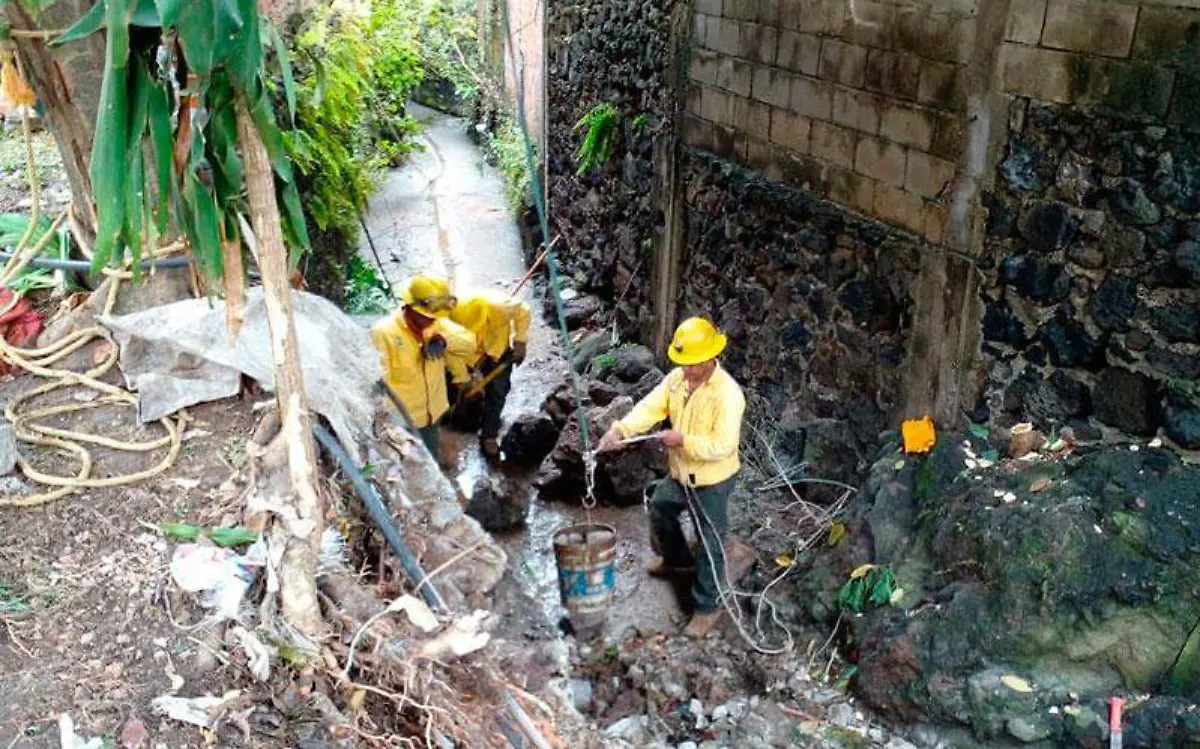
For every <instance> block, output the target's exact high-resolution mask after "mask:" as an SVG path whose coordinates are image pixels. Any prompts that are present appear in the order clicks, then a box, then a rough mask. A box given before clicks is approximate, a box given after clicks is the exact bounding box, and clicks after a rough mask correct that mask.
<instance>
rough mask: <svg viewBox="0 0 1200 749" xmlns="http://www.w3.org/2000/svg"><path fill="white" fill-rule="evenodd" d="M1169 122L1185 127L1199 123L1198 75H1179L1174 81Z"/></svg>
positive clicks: (1199, 86)
mask: <svg viewBox="0 0 1200 749" xmlns="http://www.w3.org/2000/svg"><path fill="white" fill-rule="evenodd" d="M1171 122H1173V123H1175V124H1176V125H1185V126H1186V125H1195V124H1196V123H1197V122H1200V73H1180V74H1179V77H1178V78H1177V79H1176V81H1175V92H1174V96H1173V97H1172V99H1171Z"/></svg>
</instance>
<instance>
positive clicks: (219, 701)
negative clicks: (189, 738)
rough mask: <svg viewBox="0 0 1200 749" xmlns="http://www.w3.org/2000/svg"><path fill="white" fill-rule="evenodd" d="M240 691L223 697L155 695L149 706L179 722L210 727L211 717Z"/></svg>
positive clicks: (159, 713)
mask: <svg viewBox="0 0 1200 749" xmlns="http://www.w3.org/2000/svg"><path fill="white" fill-rule="evenodd" d="M240 694H241V693H240V692H229V693H228V694H226V695H225V696H223V697H212V696H209V695H205V696H204V697H170V696H165V695H164V696H162V697H156V698H155V699H154V701H153V702H151V703H150V708H151V709H152V710H154V712H155V713H157V714H158V715H165V716H167V717H168V718H172V719H174V720H177V721H179V722H181V723H188V724H190V725H193V726H199V727H200V728H212V717H211V716H213V715H214V714H215V713H216V712H217V711H218V710H219V708H220V707H221V706H222V705H224V704H225V703H227V702H229V701H231V700H233V699H235V698H237V697H238V696H239V695H240Z"/></svg>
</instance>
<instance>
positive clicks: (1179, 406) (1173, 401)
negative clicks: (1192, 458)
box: [1163, 396, 1200, 450]
mask: <svg viewBox="0 0 1200 749" xmlns="http://www.w3.org/2000/svg"><path fill="white" fill-rule="evenodd" d="M1163 421H1164V422H1165V424H1164V426H1165V427H1166V430H1165V431H1166V433H1167V436H1168V437H1170V438H1171V440H1172V441H1173V442H1175V444H1177V445H1179V446H1181V447H1186V448H1187V449H1189V450H1200V405H1198V404H1197V403H1196V402H1195V401H1193V400H1190V399H1187V398H1184V397H1182V396H1172V397H1170V398H1168V399H1167V404H1166V407H1165V408H1164V409H1163Z"/></svg>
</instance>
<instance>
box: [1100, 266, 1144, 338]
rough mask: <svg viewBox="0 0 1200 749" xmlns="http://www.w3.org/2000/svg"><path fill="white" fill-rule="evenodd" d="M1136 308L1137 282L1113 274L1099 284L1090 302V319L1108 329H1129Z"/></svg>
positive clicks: (1121, 330) (1122, 330) (1103, 328)
mask: <svg viewBox="0 0 1200 749" xmlns="http://www.w3.org/2000/svg"><path fill="white" fill-rule="evenodd" d="M1137 308H1138V298H1137V282H1136V281H1134V280H1133V279H1132V278H1129V277H1127V276H1113V277H1111V278H1109V279H1107V280H1106V281H1105V282H1104V283H1102V284H1100V288H1099V289H1097V290H1096V293H1095V295H1094V296H1093V297H1092V301H1091V303H1090V310H1091V313H1092V319H1094V320H1095V321H1096V324H1097V325H1098V326H1100V329H1101V330H1108V331H1120V332H1124V331H1126V330H1129V321H1130V320H1132V319H1133V315H1134V313H1136V312H1137Z"/></svg>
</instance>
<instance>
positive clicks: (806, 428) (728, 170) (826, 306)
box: [680, 150, 918, 478]
mask: <svg viewBox="0 0 1200 749" xmlns="http://www.w3.org/2000/svg"><path fill="white" fill-rule="evenodd" d="M684 184H685V185H686V188H685V189H686V199H687V240H686V246H687V254H686V257H685V261H684V267H683V272H682V281H681V300H680V316H681V317H683V316H687V315H692V314H700V315H707V316H710V317H711V318H712V319H713V320H715V321H716V322H717V324H718V325H719V326H720V327H721V328H722V329H723V330H724V331H725V332H726V333H727V334H728V335H729V337H730V341H731V343H730V349H729V353H728V354H727V355H726V357H725V363H726V366H727V367H728V369H729V370H730V371H731V372H732V373H733V374H734V376H735V377H737V378H738V379H739V381H741V382H742V383H743V384H744V385H745V386H748V387H749V388H751V389H752V390H753V391H754V393H755V395H756V396H757V397H756V398H753V399H752V402H755V401H756V402H757V405H758V409H757V411H756V410H753V409H752V411H751V414H750V418H751V420H752V423H753V420H758V419H774V420H776V421H777V423H778V424H779V426H780V428H781V429H782V431H783V433H784V434H785V435H788V436H789V439H786V440H785V442H784V445H783V446H784V449H786V450H791V451H800V450H802V449H803V447H804V443H805V442H806V441H807V449H806V450H804V452H805V453H806V454H805V456H804V457H805V458H806V459H808V460H809V461H810V463H811V464H812V465H813V466H814V470H815V471H816V472H818V473H820V474H821V475H833V476H837V477H840V478H849V477H853V476H855V475H857V474H858V472H859V471H860V470H862V469H863V468H865V467H866V465H865V463H864V454H865V453H866V451H867V450H869V448H870V447H871V446H872V445H874V444H875V442H876V441H877V439H878V437H879V434H880V432H882V431H883V430H885V429H886V428H887V427H888V417H889V414H890V412H891V411H892V410H893V407H894V406H895V405H896V403H897V400H898V398H899V395H900V387H901V364H902V362H903V360H904V355H905V344H906V339H907V335H906V331H907V329H908V324H909V313H910V307H911V305H910V300H909V296H908V288H909V285H910V284H911V282H912V279H913V277H914V275H915V273H916V269H917V261H918V254H917V253H918V249H917V248H918V245H917V244H916V243H915V242H913V241H911V240H908V239H904V238H902V236H901V235H900V234H899V233H897V232H892V231H890V230H889V229H888V228H887V227H885V226H883V225H881V224H878V223H875V222H871V221H867V220H864V219H861V218H859V217H856V216H854V215H853V214H849V213H846V212H844V211H842V210H839V209H838V208H837V207H836V206H834V205H833V204H831V203H827V202H824V201H820V200H816V199H814V198H811V197H809V196H807V195H806V194H804V193H802V192H800V191H799V190H793V189H789V188H785V187H781V186H780V185H777V184H773V183H771V182H769V181H767V180H766V179H765V178H763V177H761V176H759V175H758V174H756V173H754V172H751V171H748V170H746V169H743V168H741V167H737V166H733V165H731V164H729V163H728V162H724V161H721V160H720V159H718V158H717V157H715V156H712V155H709V154H705V153H703V152H699V151H692V150H688V151H686V152H685V156H684ZM793 457H800V456H799V455H793Z"/></svg>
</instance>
